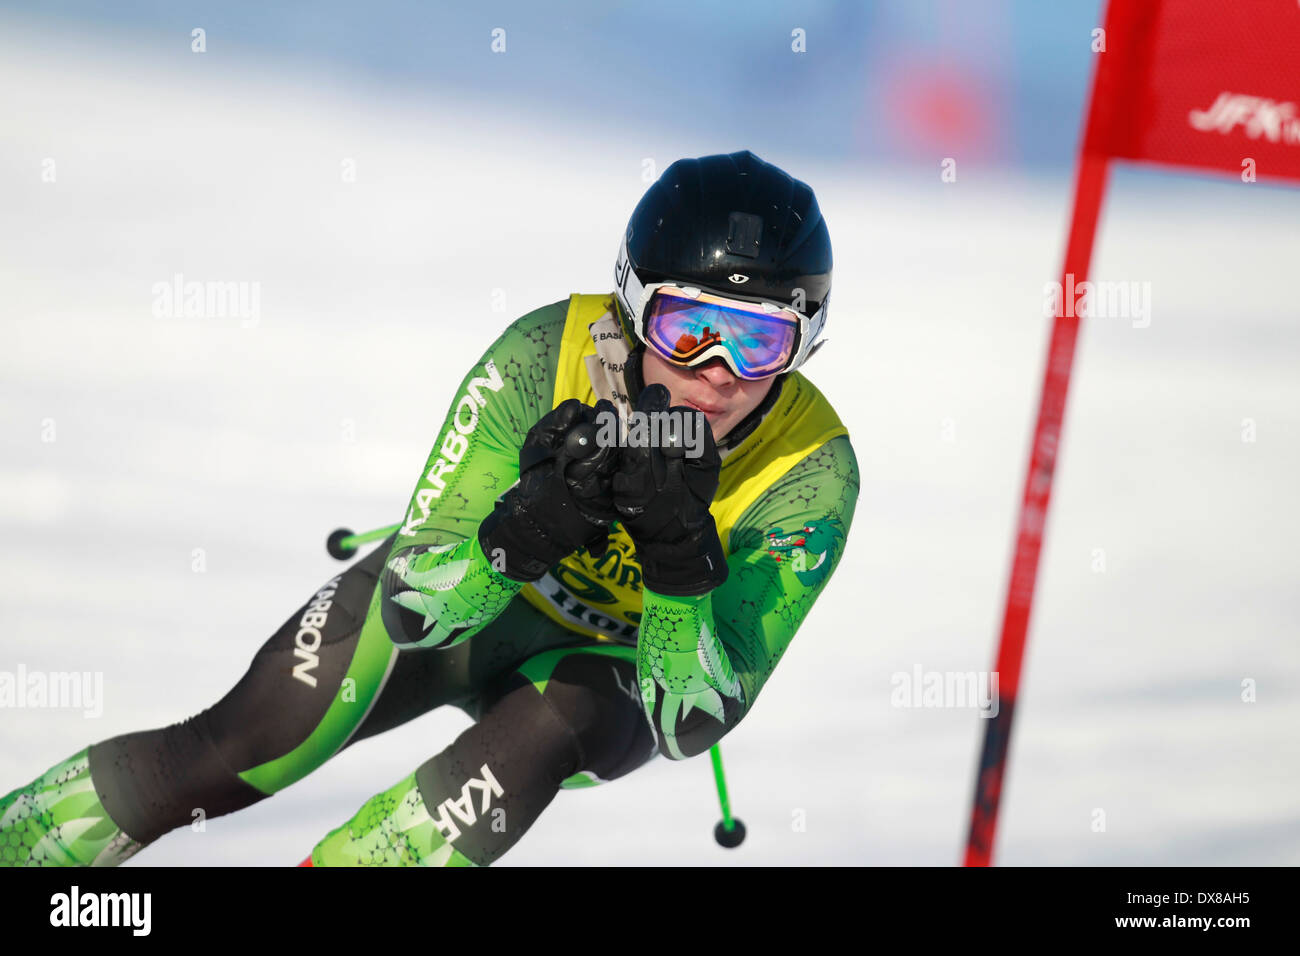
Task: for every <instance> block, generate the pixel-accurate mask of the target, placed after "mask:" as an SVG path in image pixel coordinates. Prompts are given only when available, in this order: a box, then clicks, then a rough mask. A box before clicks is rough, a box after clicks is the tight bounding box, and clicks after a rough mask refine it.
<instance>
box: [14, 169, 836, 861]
mask: <svg viewBox="0 0 1300 956" xmlns="http://www.w3.org/2000/svg"><path fill="white" fill-rule="evenodd" d="M614 279H615V289H614V291H613V293H606V294H596V295H586V294H574V295H571V296H570V297H569V298H568V299H567V300H565V301H560V302H556V303H553V304H551V305H547V306H544V307H542V308H539V309H537V310H535V311H533V312H530V313H528V314H526V315H524V316H523V317H522V318H519V319H518V320H516V321H515V322H514V323H513V324H512V325H510V326H509V327H508V328H507V329H506V331H505V332H504V333H503V334H502V335H501V336H500V337H499V338H498V339H497V340H496V341H495V342H494V343H493V344H492V345H491V347H490V348H489V349H488V350H487V352H486V353H485V354H484V355H483V356H482V359H481V360H480V361H479V363H478V364H477V365H475V366H474V367H473V369H471V370H470V372H469V373H468V374H467V375H466V377H465V379H464V380H463V381H462V383H461V386H460V388H459V390H458V391H457V393H456V395H455V398H454V400H453V402H452V405H451V409H450V411H449V412H448V414H447V417H446V420H445V422H444V423H443V426H442V428H441V430H440V431H439V432H438V433H437V436H436V442H435V444H434V447H433V450H432V451H431V453H430V455H429V458H428V461H427V464H426V465H425V468H424V471H423V473H422V475H421V477H420V480H419V483H418V484H417V485H416V488H415V491H414V494H413V495H412V497H411V500H410V505H409V507H408V510H407V512H406V514H405V517H404V519H403V521H402V523H401V524H400V526H399V527H398V529H397V530H396V531H395V532H394V533H393V534H392V535H391V536H390V537H389V538H388V540H386V541H385V542H383V544H382V545H380V546H379V547H378V548H376V549H375V550H374V551H373V552H372V553H370V554H369V555H368V556H366V557H364V558H362V559H361V560H359V561H357V562H356V563H354V564H353V565H352V566H351V567H350V568H349V569H348V570H346V571H345V572H343V573H341V574H339V575H338V576H336V577H334V578H332V579H331V580H330V581H328V582H327V583H326V584H325V585H323V586H322V587H321V588H320V590H319V591H317V592H316V594H314V595H313V596H312V597H311V599H310V600H309V601H308V602H307V603H306V605H304V606H303V607H302V608H301V609H299V610H298V611H296V612H295V613H294V614H293V615H292V616H291V617H290V618H289V619H288V621H286V622H285V624H284V625H283V626H282V627H281V628H280V629H279V630H278V631H277V632H276V633H275V634H274V635H273V636H272V637H271V638H270V640H269V641H267V642H266V644H265V645H263V647H262V648H261V650H260V651H259V652H258V653H257V654H256V656H255V657H254V659H253V662H252V665H251V666H250V667H249V670H248V672H247V673H246V674H245V675H244V677H243V678H242V679H241V680H240V681H239V682H238V683H237V684H236V685H235V687H234V688H233V689H232V690H231V691H230V692H229V693H228V694H226V696H225V697H223V698H222V699H221V700H220V701H219V702H218V703H216V704H215V705H214V706H212V707H210V708H208V709H207V710H204V711H203V712H201V713H200V714H198V715H196V716H194V717H191V718H190V719H188V720H185V721H182V722H179V723H176V724H172V725H171V726H168V727H164V728H160V729H155V730H146V731H141V732H137V733H128V734H124V735H121V736H117V737H113V738H111V739H108V740H104V741H102V742H100V743H97V744H94V745H92V746H90V747H88V748H86V749H83V750H82V751H80V752H79V753H77V754H75V755H73V756H71V757H69V758H68V759H66V760H64V761H62V762H60V763H58V764H56V765H55V766H53V767H52V768H50V769H49V770H48V771H47V772H46V773H44V774H43V775H41V776H40V777H38V778H37V779H36V780H35V781H33V782H32V783H30V784H28V785H27V786H24V787H21V788H19V789H17V790H14V791H13V792H11V793H9V794H8V795H7V796H5V797H4V798H3V799H0V862H2V863H3V864H5V865H19V866H23V865H27V866H39V865H56V866H76V865H97V866H112V865H116V864H118V863H121V862H122V861H124V860H126V859H128V858H129V857H130V856H132V855H133V854H135V853H136V852H138V851H139V850H141V849H142V848H143V847H145V846H147V845H149V844H150V843H151V842H153V841H154V840H156V839H158V838H159V837H160V836H162V835H163V834H165V833H167V832H168V831H170V830H172V829H175V828H177V827H179V826H182V825H184V824H188V823H190V822H191V820H192V819H193V813H194V811H196V810H202V811H203V813H204V814H205V815H206V816H207V817H216V816H219V815H222V814H226V813H230V812H232V811H235V810H239V809H241V808H243V807H247V806H250V805H251V804H254V803H256V802H258V801H260V800H263V799H265V798H266V797H268V796H270V795H271V794H274V793H277V792H279V791H280V790H283V789H284V788H285V787H287V786H289V785H290V784H291V783H294V782H296V781H298V780H301V779H302V778H303V777H305V776H307V775H308V774H310V773H311V772H312V771H313V770H315V769H316V768H317V767H319V766H321V765H322V764H323V763H324V762H325V761H327V760H328V759H329V758H330V757H332V756H333V755H334V754H336V753H338V752H339V751H340V750H342V749H344V748H345V747H348V746H351V745H352V744H355V743H356V742H357V741H360V740H364V739H365V738H367V737H372V736H374V735H376V734H379V733H382V732H384V731H385V730H388V729H390V728H392V727H395V726H397V725H399V724H402V723H404V722H406V721H408V720H410V719H411V718H413V717H416V716H418V715H420V714H422V713H425V712H427V711H429V710H431V709H433V708H435V707H439V706H442V705H444V704H451V705H453V706H456V707H458V708H460V709H461V710H463V711H464V712H465V713H467V714H468V715H469V716H470V717H471V718H472V719H473V720H474V721H475V723H474V724H473V725H472V726H471V727H470V728H469V729H467V730H466V731H464V732H463V733H462V734H461V735H460V736H459V737H457V738H456V740H455V741H454V742H453V743H452V744H451V745H450V746H449V747H447V748H446V749H445V750H443V751H442V752H441V753H438V754H437V755H435V756H433V757H432V758H431V759H429V760H428V761H426V762H425V763H424V764H422V765H421V766H419V767H418V768H417V769H416V770H414V771H413V772H412V773H410V774H408V775H407V776H406V777H405V778H403V779H402V780H399V781H398V782H397V783H395V784H394V785H393V786H392V787H390V788H388V789H387V790H385V791H383V792H381V793H379V794H377V795H376V796H374V797H372V798H371V799H370V800H368V801H367V802H366V803H365V804H364V805H363V806H362V807H361V808H360V810H359V811H358V812H357V813H356V814H355V815H354V816H353V817H352V818H351V819H350V820H348V821H347V822H346V823H344V824H343V825H342V826H340V827H338V828H337V829H335V830H333V831H332V832H330V833H329V834H328V835H326V836H325V837H324V838H323V839H322V840H321V841H320V842H319V843H318V844H317V845H316V846H315V848H314V849H312V851H311V855H310V858H309V860H310V864H311V865H313V866H356V865H389V866H394V865H424V866H475V865H478V866H485V865H488V864H490V863H492V862H493V861H494V860H496V859H498V858H499V857H500V856H501V855H502V854H503V853H505V852H506V851H507V850H508V849H510V847H512V846H513V845H514V844H515V843H516V842H517V841H518V840H519V839H520V838H521V837H522V836H523V834H524V833H525V832H526V831H527V829H528V827H529V826H530V825H531V824H532V822H533V821H534V820H535V819H537V817H538V815H539V814H541V812H542V811H543V810H544V809H545V808H546V806H547V805H548V804H549V803H550V802H551V800H552V799H554V797H555V795H556V794H557V793H558V792H559V790H561V789H570V788H580V787H587V786H592V785H596V784H599V783H602V782H606V781H610V780H614V779H617V778H619V777H621V776H623V775H625V774H627V773H630V772H631V771H632V770H634V769H636V768H637V767H639V766H641V765H642V764H644V763H645V762H646V761H648V760H650V759H651V758H652V757H653V756H655V755H656V754H662V755H664V756H666V757H668V758H670V759H674V760H681V759H684V758H688V757H691V756H695V755H697V754H700V753H703V752H704V751H706V750H708V749H709V748H710V747H711V746H712V745H713V744H715V743H716V742H717V741H718V740H719V739H720V738H721V737H722V736H724V735H725V734H726V733H727V732H728V731H730V730H731V729H732V728H733V727H735V726H736V724H737V723H739V722H740V720H741V719H742V718H743V717H744V716H745V714H746V713H748V712H749V710H750V709H751V708H752V707H753V706H754V703H755V701H756V700H757V698H758V694H759V692H760V690H761V689H762V687H763V684H764V683H765V682H766V680H767V679H768V677H769V676H770V675H771V673H772V670H773V669H774V668H775V667H776V665H777V662H778V661H779V660H780V659H781V656H782V655H783V654H784V653H785V650H786V648H787V647H788V645H789V643H790V641H791V639H792V638H793V637H794V634H795V632H796V631H797V630H798V628H799V626H800V624H801V622H802V621H803V619H804V617H805V616H806V615H807V613H808V611H809V609H810V608H811V607H812V604H813V602H814V601H815V600H816V598H817V596H818V595H819V594H820V593H821V591H822V589H823V588H824V587H825V586H826V582H827V581H828V580H829V578H830V576H831V573H832V571H833V570H834V568H835V566H836V564H837V562H838V561H839V559H840V556H841V554H842V552H843V548H844V543H845V539H846V536H847V533H848V530H849V526H850V523H851V521H852V517H853V511H854V507H855V505H856V501H857V494H858V472H857V461H856V458H855V456H854V453H853V448H852V446H851V445H850V443H849V438H848V434H847V431H846V429H845V427H844V426H843V425H842V424H841V422H840V420H839V418H838V417H837V416H836V414H835V411H834V409H833V408H832V407H831V405H830V404H829V402H827V401H826V399H825V398H824V397H823V396H822V395H821V393H820V392H819V391H818V390H817V389H816V388H814V387H813V385H812V383H811V382H809V381H808V379H807V378H806V377H804V375H803V374H802V373H800V372H798V371H797V369H798V368H799V367H800V366H801V365H802V364H803V363H804V362H805V361H806V360H807V359H808V358H809V356H811V355H812V354H813V352H815V351H816V350H817V349H818V348H819V347H820V345H821V344H822V340H821V339H820V335H821V332H822V329H823V326H824V324H825V320H826V306H827V300H828V297H829V294H830V286H831V245H830V238H829V235H828V233H827V229H826V224H825V222H824V220H823V219H822V216H821V214H820V211H819V210H818V206H817V201H816V198H815V197H814V195H813V191H812V190H811V189H810V188H809V187H808V186H807V185H805V184H804V183H802V182H799V181H798V180H795V179H793V178H791V177H790V176H789V175H788V174H786V173H785V172H783V171H782V170H780V169H778V168H777V167H775V166H772V165H770V164H768V163H765V162H763V161H762V160H760V159H759V158H758V157H756V156H755V155H754V154H752V153H750V152H748V151H744V152H738V153H732V154H729V155H716V156H707V157H703V158H701V159H683V160H679V161H678V162H675V163H673V164H672V165H671V166H670V167H669V168H668V169H667V170H666V171H665V172H664V174H663V176H662V177H661V178H660V179H659V180H658V181H657V182H656V183H655V184H654V185H652V186H651V187H650V189H649V190H648V191H647V192H646V194H645V195H644V197H643V198H642V199H641V201H640V203H639V204H638V205H637V207H636V209H635V211H634V212H633V213H632V217H631V220H630V222H629V223H628V227H627V230H626V233H625V235H624V239H623V242H622V245H621V247H620V250H619V253H618V258H617V261H616V264H615V269H614ZM674 415H676V416H677V417H676V418H673V416H674ZM656 418H657V419H659V420H661V421H662V422H663V423H664V427H663V428H662V429H661V430H660V431H659V432H658V433H657V434H658V435H659V440H658V441H655V440H652V439H653V437H654V435H655V434H656V432H655V430H654V429H649V430H648V429H647V428H646V427H645V425H646V423H647V422H653V421H654V420H655V419H656ZM692 422H693V423H694V425H695V428H694V431H692V427H691V426H692ZM611 423H616V428H613V429H611V428H609V427H607V426H609V425H610V424H611ZM647 435H649V436H650V439H647Z"/></svg>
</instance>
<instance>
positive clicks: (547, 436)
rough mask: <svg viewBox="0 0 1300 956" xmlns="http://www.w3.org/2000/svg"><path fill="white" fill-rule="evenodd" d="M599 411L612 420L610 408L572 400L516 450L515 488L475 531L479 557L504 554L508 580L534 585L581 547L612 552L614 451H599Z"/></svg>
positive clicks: (605, 404)
mask: <svg viewBox="0 0 1300 956" xmlns="http://www.w3.org/2000/svg"><path fill="white" fill-rule="evenodd" d="M598 412H609V413H611V414H614V406H613V404H611V403H610V402H608V401H604V400H602V401H601V402H598V403H597V404H596V407H595V408H594V409H593V408H592V407H591V406H590V405H584V404H582V403H581V402H580V401H578V400H577V399H576V398H570V399H568V400H566V401H564V402H561V403H560V404H559V405H558V406H557V407H556V408H555V409H554V410H553V411H551V412H549V413H547V414H546V415H544V416H542V418H541V419H539V420H538V422H537V424H536V425H534V426H533V427H532V428H531V429H529V431H528V436H527V437H526V438H525V439H524V444H523V447H522V448H520V449H519V483H518V484H517V485H515V486H514V487H513V488H511V489H510V490H509V491H507V492H506V493H505V495H504V496H502V499H501V500H500V501H498V502H497V503H496V507H495V508H494V509H493V510H492V513H491V514H490V515H488V516H487V517H486V518H484V519H483V521H482V523H481V524H480V525H479V529H478V540H479V545H480V546H481V547H482V548H483V553H484V554H485V555H487V558H488V560H489V561H495V559H496V557H497V555H498V554H503V555H504V558H505V571H504V574H505V576H506V577H508V578H510V579H511V580H514V581H536V580H537V579H538V578H540V577H541V576H542V575H543V574H545V573H546V571H547V569H548V568H550V567H551V566H552V565H553V564H555V563H556V562H557V561H559V560H560V559H561V558H564V557H567V556H568V555H570V554H572V553H573V552H574V551H577V550H578V549H579V548H581V547H583V546H584V545H585V546H586V547H587V550H588V551H590V552H591V554H592V555H593V556H597V557H598V556H600V555H601V554H604V553H605V549H606V548H607V547H608V546H609V536H608V528H609V523H610V522H611V521H613V520H614V519H615V518H617V517H618V513H617V512H616V511H615V510H614V501H613V492H612V489H611V488H610V479H611V477H612V476H613V473H614V469H615V468H616V467H617V466H618V451H619V449H618V447H617V446H616V445H613V444H610V445H609V446H608V447H601V446H599V445H598V443H597V441H596V434H597V429H596V415H597V413H598ZM498 549H500V550H499V551H498Z"/></svg>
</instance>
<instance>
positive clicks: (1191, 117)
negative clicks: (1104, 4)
mask: <svg viewBox="0 0 1300 956" xmlns="http://www.w3.org/2000/svg"><path fill="white" fill-rule="evenodd" d="M1105 41H1106V48H1105V52H1104V53H1097V54H1095V55H1096V56H1098V57H1100V58H1101V60H1100V63H1099V64H1098V71H1097V78H1096V88H1095V90H1094V95H1093V104H1092V114H1091V117H1090V118H1089V122H1088V129H1087V133H1086V137H1085V141H1084V152H1085V153H1088V154H1092V155H1099V156H1115V157H1121V158H1124V159H1134V160H1145V161H1149V162H1155V163H1172V164H1175V165H1179V166H1195V167H1198V168H1202V169H1209V170H1215V171H1219V172H1223V173H1228V174H1231V175H1233V176H1238V177H1240V175H1241V173H1242V170H1243V168H1244V167H1243V162H1244V161H1245V160H1246V159H1252V160H1254V162H1255V166H1256V175H1257V176H1258V177H1259V178H1261V179H1265V178H1274V179H1300V2H1297V0H1111V3H1110V9H1109V11H1108V13H1107V17H1106V36H1105Z"/></svg>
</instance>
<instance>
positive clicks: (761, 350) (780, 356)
mask: <svg viewBox="0 0 1300 956" xmlns="http://www.w3.org/2000/svg"><path fill="white" fill-rule="evenodd" d="M754 308H758V307H754ZM644 329H645V337H646V341H647V342H649V343H650V344H651V345H652V346H654V349H655V351H656V352H658V353H659V354H660V355H662V356H663V357H664V358H665V359H667V360H668V361H670V362H673V363H674V364H676V365H684V366H690V365H693V364H696V363H697V361H698V360H699V359H700V357H701V356H702V355H703V354H704V353H705V352H706V351H707V350H708V349H711V348H713V347H714V346H716V345H721V346H723V347H724V348H725V349H726V350H727V354H728V355H729V356H730V357H731V359H732V365H733V371H736V372H737V373H738V374H739V376H740V377H741V378H747V379H759V378H766V377H767V376H769V375H774V374H776V373H777V372H779V371H781V369H782V368H784V367H785V366H786V364H787V363H788V362H789V361H790V356H791V355H792V354H793V352H794V344H795V340H796V339H797V338H798V334H799V322H798V320H797V319H796V318H794V317H793V316H791V315H789V314H782V313H767V312H759V311H753V310H752V309H747V308H741V307H733V306H729V305H723V304H721V303H715V302H700V301H698V300H695V299H691V298H688V297H686V296H681V295H674V294H671V293H668V294H665V293H664V292H663V291H659V292H656V293H655V294H654V296H653V298H652V299H651V300H650V304H649V306H648V307H647V308H646V314H645V323H644Z"/></svg>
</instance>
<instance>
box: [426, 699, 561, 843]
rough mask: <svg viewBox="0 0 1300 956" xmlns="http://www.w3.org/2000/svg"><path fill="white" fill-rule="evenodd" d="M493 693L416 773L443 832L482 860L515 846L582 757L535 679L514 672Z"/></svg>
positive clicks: (431, 812)
mask: <svg viewBox="0 0 1300 956" xmlns="http://www.w3.org/2000/svg"><path fill="white" fill-rule="evenodd" d="M494 691H495V693H494V694H493V697H492V699H491V702H490V703H485V704H484V706H483V707H482V709H481V712H480V713H481V716H480V718H479V720H478V722H477V723H476V724H475V725H474V726H473V727H470V728H469V729H468V730H466V731H465V732H464V733H462V734H461V735H460V736H459V737H457V738H456V741H455V742H454V743H453V744H452V745H451V746H450V747H448V748H447V749H445V750H443V751H442V752H441V753H439V754H438V755H437V756H436V757H434V758H432V759H431V760H429V761H427V762H426V763H424V764H423V765H422V766H421V767H420V768H419V769H418V770H417V771H416V772H415V780H416V783H417V785H418V786H419V788H420V796H421V797H422V798H423V800H424V805H425V809H426V810H427V811H428V813H429V816H430V817H432V818H433V821H434V824H435V825H436V826H437V827H438V828H439V829H440V830H441V831H442V835H443V838H444V839H446V840H448V841H449V842H451V843H452V844H453V845H454V846H455V847H456V849H457V850H459V851H460V852H461V853H463V854H464V855H465V856H467V857H469V858H470V859H471V860H473V861H474V862H475V863H477V864H479V865H480V866H487V865H488V864H490V863H492V862H493V861H495V860H496V859H497V858H498V857H500V856H501V855H502V854H503V853H505V852H506V851H507V850H508V849H510V847H512V846H514V844H515V843H516V842H517V841H518V840H519V839H520V838H521V837H522V836H523V835H524V832H525V831H526V830H527V829H528V828H529V827H530V826H531V825H532V824H533V821H535V820H536V819H537V817H538V816H539V815H540V814H541V812H542V811H543V810H545V809H546V807H547V805H548V804H550V802H551V801H552V800H553V799H555V795H556V794H557V793H558V792H559V789H560V783H561V781H563V780H564V779H565V778H566V777H568V776H570V775H572V774H573V773H575V772H576V771H577V770H578V769H579V768H578V764H579V763H580V762H581V759H582V749H581V747H580V745H579V742H578V738H577V736H576V735H575V734H574V732H573V731H572V730H571V729H570V728H569V726H568V724H567V723H566V722H565V721H564V720H563V719H561V717H560V715H559V714H558V713H557V712H556V711H555V709H554V708H553V707H552V706H551V705H550V704H549V703H547V702H546V701H545V700H543V699H542V695H541V694H539V693H538V692H537V689H536V688H535V687H534V686H533V685H532V683H530V682H529V681H527V680H526V679H524V678H523V677H521V676H520V675H518V674H514V675H512V676H511V678H510V679H509V680H508V681H506V682H503V683H502V684H501V685H499V686H498V687H496V688H494Z"/></svg>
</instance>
